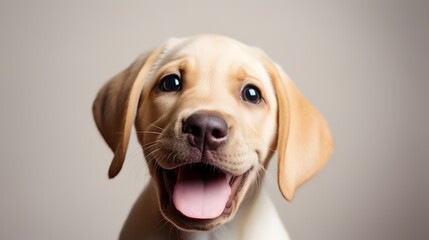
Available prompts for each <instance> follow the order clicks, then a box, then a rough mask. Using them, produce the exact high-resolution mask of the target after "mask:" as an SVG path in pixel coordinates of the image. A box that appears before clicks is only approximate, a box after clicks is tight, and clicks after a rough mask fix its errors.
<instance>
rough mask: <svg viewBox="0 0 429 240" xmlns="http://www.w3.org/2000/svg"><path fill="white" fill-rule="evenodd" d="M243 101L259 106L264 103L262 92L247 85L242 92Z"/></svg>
mask: <svg viewBox="0 0 429 240" xmlns="http://www.w3.org/2000/svg"><path fill="white" fill-rule="evenodd" d="M241 99H243V100H244V101H246V102H250V103H253V104H258V103H260V102H261V101H262V97H261V91H260V90H259V88H257V87H256V86H254V85H251V84H249V85H246V86H245V87H244V88H243V90H242V91H241Z"/></svg>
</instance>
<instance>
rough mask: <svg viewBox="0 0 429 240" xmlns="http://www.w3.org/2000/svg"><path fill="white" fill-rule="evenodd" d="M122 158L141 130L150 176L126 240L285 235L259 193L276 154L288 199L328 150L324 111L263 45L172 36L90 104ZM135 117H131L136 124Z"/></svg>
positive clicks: (117, 165)
mask: <svg viewBox="0 0 429 240" xmlns="http://www.w3.org/2000/svg"><path fill="white" fill-rule="evenodd" d="M93 113H94V118H95V122H96V124H97V127H98V129H99V131H100V132H101V134H102V136H103V138H104V139H105V141H106V142H107V144H108V145H109V147H110V148H111V149H112V151H113V152H114V154H115V155H114V158H113V161H112V163H111V166H110V169H109V177H110V178H113V177H115V176H116V175H117V174H118V173H119V171H120V169H121V167H122V164H123V162H124V159H125V155H126V151H127V145H128V141H129V137H130V131H131V128H132V126H133V125H135V128H136V131H137V135H138V139H139V142H140V144H141V146H142V148H143V152H144V156H145V159H146V163H147V165H148V167H149V170H150V174H151V176H152V177H151V181H150V183H149V185H148V186H147V188H146V189H145V191H144V192H143V193H142V195H141V196H140V197H139V199H138V200H137V202H136V203H135V205H134V207H133V209H132V210H131V212H130V214H129V217H128V219H127V221H126V223H125V225H124V227H123V229H122V232H121V235H120V239H223V240H225V239H234V240H235V239H243V240H252V239H255V240H260V239H265V238H266V237H267V233H269V239H289V237H288V234H287V232H286V230H285V228H284V227H283V225H282V223H281V220H280V218H279V216H278V213H277V212H276V210H275V209H274V206H273V204H272V202H271V201H270V200H269V198H268V197H267V196H266V194H264V193H263V191H260V190H259V188H258V187H259V183H260V180H261V178H262V176H263V175H264V171H265V167H266V166H267V165H268V162H269V161H270V159H271V158H272V156H273V154H274V153H275V152H277V155H278V156H277V159H278V160H277V161H278V184H279V189H280V191H281V193H282V194H283V196H284V197H285V198H286V199H287V200H291V199H292V198H293V196H294V193H295V191H296V189H297V188H298V187H299V186H300V185H301V184H303V183H304V182H305V181H307V180H308V179H310V178H311V177H312V176H313V175H314V174H315V173H316V172H317V171H318V170H320V169H321V168H322V167H323V166H324V164H325V163H326V161H327V159H328V158H329V156H330V154H331V151H332V140H331V135H330V132H329V129H328V126H327V124H326V122H325V120H324V119H323V117H322V115H321V114H320V113H319V112H318V111H317V110H316V109H315V108H314V107H313V106H312V105H311V104H310V103H309V102H308V101H307V100H306V99H305V98H304V97H303V96H302V95H301V93H300V92H299V91H298V90H297V88H296V87H295V86H294V84H293V83H292V82H291V80H290V79H289V78H288V77H287V76H286V74H285V73H284V72H283V71H282V70H281V68H280V67H279V66H277V65H276V64H275V63H273V62H272V61H271V60H270V59H269V58H268V57H267V56H266V55H265V54H264V53H263V52H262V51H261V50H258V49H256V48H252V47H249V46H246V45H244V44H242V43H240V42H238V41H235V40H232V39H230V38H227V37H223V36H216V35H201V36H195V37H190V38H183V39H171V40H169V41H167V42H166V43H165V44H163V45H161V46H160V47H158V48H156V49H155V50H153V51H152V52H151V53H149V54H148V55H145V56H142V57H140V58H138V59H137V60H136V61H135V62H134V63H133V64H131V66H130V67H129V68H127V69H125V70H124V71H123V72H121V73H119V74H118V75H117V76H115V77H114V78H113V79H112V80H110V81H109V82H108V83H107V84H106V85H105V86H104V87H103V88H102V89H101V90H100V92H99V93H98V96H97V98H96V99H95V102H94V105H93ZM133 123H134V124H133Z"/></svg>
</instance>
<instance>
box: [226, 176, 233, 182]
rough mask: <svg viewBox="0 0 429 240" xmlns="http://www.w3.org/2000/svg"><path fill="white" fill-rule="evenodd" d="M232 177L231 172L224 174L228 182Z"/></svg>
mask: <svg viewBox="0 0 429 240" xmlns="http://www.w3.org/2000/svg"><path fill="white" fill-rule="evenodd" d="M231 179H232V175H231V174H226V180H227V181H228V183H229V182H231Z"/></svg>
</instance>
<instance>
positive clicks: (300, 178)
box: [269, 64, 333, 201]
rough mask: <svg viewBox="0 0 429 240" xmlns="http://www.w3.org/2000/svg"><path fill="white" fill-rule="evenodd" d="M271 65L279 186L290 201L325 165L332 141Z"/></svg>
mask: <svg viewBox="0 0 429 240" xmlns="http://www.w3.org/2000/svg"><path fill="white" fill-rule="evenodd" d="M270 65H271V66H270V68H269V73H270V75H271V77H272V79H273V84H274V88H275V90H276V93H277V102H278V139H277V152H278V173H277V174H278V184H279V188H280V190H281V193H282V195H283V197H285V198H286V199H287V200H289V201H291V200H292V198H293V196H294V193H295V191H296V190H297V188H298V187H299V186H300V185H302V184H303V183H305V182H306V181H307V180H308V179H310V178H311V177H312V176H313V175H315V174H316V173H317V172H318V171H319V170H320V169H321V168H322V167H323V166H324V165H325V163H326V162H327V161H328V159H329V157H330V155H331V153H332V149H333V141H332V137H331V133H330V131H329V128H328V125H327V123H326V121H325V119H324V118H323V116H322V115H321V114H320V112H319V111H317V109H315V108H314V107H313V106H312V105H311V103H310V102H309V101H308V100H307V99H305V97H304V96H303V95H302V94H301V93H300V91H299V90H298V89H297V88H296V86H295V84H294V83H293V82H292V81H291V80H290V78H289V77H288V76H287V75H286V74H285V73H284V72H283V70H282V69H281V68H280V67H279V66H277V65H275V64H270Z"/></svg>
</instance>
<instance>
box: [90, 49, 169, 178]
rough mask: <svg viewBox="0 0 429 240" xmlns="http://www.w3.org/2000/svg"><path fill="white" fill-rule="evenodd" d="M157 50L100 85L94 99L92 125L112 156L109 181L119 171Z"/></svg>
mask: <svg viewBox="0 0 429 240" xmlns="http://www.w3.org/2000/svg"><path fill="white" fill-rule="evenodd" d="M160 51H161V48H157V49H155V50H154V51H152V52H151V53H150V54H149V55H147V56H142V57H139V58H138V59H137V60H136V61H135V62H134V63H132V64H131V65H130V66H129V67H128V68H127V69H125V70H124V71H122V72H121V73H119V74H117V75H116V76H115V77H113V78H112V79H111V80H110V81H109V82H108V83H107V84H106V85H104V87H103V88H101V90H100V91H99V92H98V95H97V97H96V99H95V100H94V103H93V108H92V112H93V115H94V120H95V123H96V124H97V127H98V130H99V131H100V133H101V135H102V136H103V138H104V140H105V141H106V143H107V144H108V145H109V147H110V149H112V151H113V152H114V154H115V156H114V157H113V160H112V163H111V164H110V168H109V178H113V177H115V176H116V175H117V174H118V173H119V171H120V170H121V168H122V164H123V162H124V160H125V155H126V151H127V147H128V141H129V139H130V133H131V128H132V126H133V123H134V120H135V116H136V111H137V105H138V102H139V99H140V95H141V92H142V89H143V84H144V80H145V78H146V77H147V75H148V73H149V71H150V70H151V67H152V65H153V63H154V62H155V61H156V59H157V57H158V55H159V53H160Z"/></svg>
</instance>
